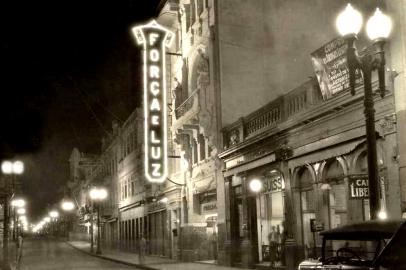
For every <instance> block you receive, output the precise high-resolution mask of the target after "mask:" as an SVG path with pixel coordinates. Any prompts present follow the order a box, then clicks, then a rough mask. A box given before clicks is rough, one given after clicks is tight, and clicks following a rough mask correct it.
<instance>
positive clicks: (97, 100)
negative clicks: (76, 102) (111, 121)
mask: <svg viewBox="0 0 406 270" xmlns="http://www.w3.org/2000/svg"><path fill="white" fill-rule="evenodd" d="M81 91H82V92H84V93H85V95H86V96H88V97H89V98H91V99H92V100H94V101H95V102H96V103H97V104H99V106H100V107H102V109H103V110H105V111H106V112H108V113H109V114H110V115H111V116H113V117H114V118H115V119H117V120H118V121H120V122H121V123H124V121H123V120H122V119H121V118H120V117H118V116H117V115H115V114H114V113H113V112H112V111H110V110H109V109H107V108H106V107H105V105H103V104H102V103H101V102H100V100H99V99H98V98H96V97H92V96H91V95H90V94H88V93H87V92H86V91H84V90H81Z"/></svg>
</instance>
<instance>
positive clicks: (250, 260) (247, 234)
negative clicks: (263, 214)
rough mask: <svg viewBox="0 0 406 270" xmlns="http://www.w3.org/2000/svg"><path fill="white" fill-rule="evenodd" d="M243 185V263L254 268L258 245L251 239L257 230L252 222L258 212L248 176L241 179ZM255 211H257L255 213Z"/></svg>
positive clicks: (244, 265) (243, 265)
mask: <svg viewBox="0 0 406 270" xmlns="http://www.w3.org/2000/svg"><path fill="white" fill-rule="evenodd" d="M241 187H242V212H243V225H242V226H243V232H244V236H243V240H242V242H241V264H242V267H247V268H254V267H255V258H254V256H253V255H254V254H255V253H254V249H256V248H257V246H256V245H255V244H254V243H253V239H251V235H252V231H251V230H256V229H257V228H256V226H255V227H254V226H252V224H251V215H253V214H256V211H254V210H255V209H252V208H254V207H253V204H252V199H253V198H252V197H250V194H249V193H250V191H249V190H248V188H247V177H246V176H245V175H244V176H242V181H241ZM253 212H255V213H253Z"/></svg>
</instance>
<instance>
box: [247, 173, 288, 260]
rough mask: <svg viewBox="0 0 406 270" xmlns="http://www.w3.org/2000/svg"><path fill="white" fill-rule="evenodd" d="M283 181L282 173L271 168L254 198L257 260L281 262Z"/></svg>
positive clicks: (282, 243) (283, 204)
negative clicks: (260, 189)
mask: <svg viewBox="0 0 406 270" xmlns="http://www.w3.org/2000/svg"><path fill="white" fill-rule="evenodd" d="M284 191H285V182H284V179H283V176H282V174H281V173H280V172H279V171H277V170H272V171H271V172H270V173H269V174H268V175H267V177H266V178H265V179H264V181H263V188H262V191H261V192H260V194H259V195H258V196H257V198H256V208H257V209H256V217H257V218H256V219H255V223H256V224H255V225H256V226H257V230H256V233H257V235H256V236H253V237H255V238H252V239H257V243H256V244H257V246H258V248H257V252H258V254H257V258H258V262H269V263H271V262H272V263H273V264H274V265H281V264H282V256H283V255H282V249H283V246H282V245H284V239H283V236H282V235H283V232H284V208H285V193H284Z"/></svg>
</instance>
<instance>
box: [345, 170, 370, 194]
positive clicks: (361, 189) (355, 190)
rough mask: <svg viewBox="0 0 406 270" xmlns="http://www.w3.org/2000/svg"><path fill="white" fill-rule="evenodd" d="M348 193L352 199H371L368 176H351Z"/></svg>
mask: <svg viewBox="0 0 406 270" xmlns="http://www.w3.org/2000/svg"><path fill="white" fill-rule="evenodd" d="M348 192H349V198H350V199H369V189H368V175H350V176H349V177H348Z"/></svg>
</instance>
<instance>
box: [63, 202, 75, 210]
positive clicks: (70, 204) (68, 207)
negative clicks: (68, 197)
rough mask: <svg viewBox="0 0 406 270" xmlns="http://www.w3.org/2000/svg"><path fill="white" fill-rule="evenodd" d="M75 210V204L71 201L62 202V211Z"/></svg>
mask: <svg viewBox="0 0 406 270" xmlns="http://www.w3.org/2000/svg"><path fill="white" fill-rule="evenodd" d="M74 208H75V204H74V203H73V202H71V201H63V202H62V210H64V211H72V210H73V209H74Z"/></svg>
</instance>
